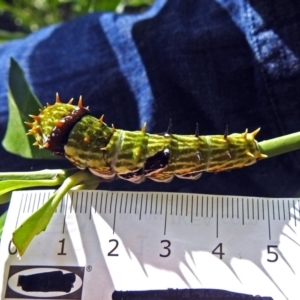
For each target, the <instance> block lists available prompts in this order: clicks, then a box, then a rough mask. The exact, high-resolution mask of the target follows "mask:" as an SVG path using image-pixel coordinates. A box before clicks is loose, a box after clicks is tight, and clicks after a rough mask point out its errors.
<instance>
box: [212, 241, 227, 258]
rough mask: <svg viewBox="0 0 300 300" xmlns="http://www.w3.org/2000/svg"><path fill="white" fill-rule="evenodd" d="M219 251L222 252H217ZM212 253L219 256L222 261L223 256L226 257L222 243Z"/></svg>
mask: <svg viewBox="0 0 300 300" xmlns="http://www.w3.org/2000/svg"><path fill="white" fill-rule="evenodd" d="M218 249H220V250H219V251H217V250H218ZM211 253H212V254H216V255H219V257H220V259H222V257H223V255H225V253H224V252H223V245H222V243H220V244H219V245H218V246H217V247H216V248H215V249H214V250H213V251H212V252H211Z"/></svg>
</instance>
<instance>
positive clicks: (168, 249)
mask: <svg viewBox="0 0 300 300" xmlns="http://www.w3.org/2000/svg"><path fill="white" fill-rule="evenodd" d="M160 242H161V243H167V246H165V247H164V249H166V250H167V253H166V254H159V256H160V257H168V256H169V255H170V254H171V249H170V246H171V242H170V241H169V240H161V241H160Z"/></svg>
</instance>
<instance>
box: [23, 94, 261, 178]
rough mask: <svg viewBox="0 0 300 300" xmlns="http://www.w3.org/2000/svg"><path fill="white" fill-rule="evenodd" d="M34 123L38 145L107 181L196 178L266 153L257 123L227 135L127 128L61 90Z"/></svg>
mask: <svg viewBox="0 0 300 300" xmlns="http://www.w3.org/2000/svg"><path fill="white" fill-rule="evenodd" d="M30 117H31V118H33V119H34V122H33V123H29V122H26V124H27V125H29V126H30V127H31V129H30V130H29V132H28V135H33V136H34V137H35V139H36V142H35V143H34V145H37V146H39V147H40V148H46V149H48V150H50V151H52V152H53V153H54V154H56V155H60V156H65V157H66V158H67V159H68V160H69V161H71V162H72V163H73V164H74V165H75V166H77V167H78V168H79V169H86V168H88V169H89V170H90V171H91V172H92V173H93V174H95V175H97V176H99V177H101V178H102V179H103V180H105V181H111V180H113V179H115V178H116V177H119V178H121V179H124V180H128V181H131V182H134V183H140V182H142V181H143V180H145V178H150V179H152V180H155V181H159V182H170V181H171V180H172V179H173V178H174V176H176V177H179V178H183V179H198V178H199V177H200V176H201V174H202V172H203V171H206V172H220V171H223V170H230V169H234V168H241V167H243V166H248V165H251V164H253V163H255V162H256V160H257V159H260V158H264V157H266V155H264V154H262V153H261V152H260V151H259V149H258V147H257V142H256V141H255V139H254V138H255V136H256V135H257V133H258V132H259V130H260V129H259V128H258V129H257V130H255V131H253V132H252V133H248V130H247V129H246V131H245V132H244V133H241V134H238V133H234V134H230V135H228V134H227V132H225V134H224V135H210V136H201V135H199V131H198V127H197V129H196V133H195V135H176V134H172V133H171V132H169V130H168V131H167V132H165V133H163V134H149V133H146V124H145V125H144V126H143V127H142V129H141V130H140V131H125V130H122V129H116V128H115V127H114V126H113V125H112V127H109V126H107V125H106V124H105V123H104V122H103V116H102V117H101V118H100V119H97V118H95V117H93V116H91V114H90V111H89V108H88V107H84V106H83V104H82V98H81V97H80V98H79V102H78V105H77V106H75V105H72V100H70V101H69V102H68V103H62V102H61V101H60V99H59V96H58V94H57V96H56V102H55V104H53V105H49V104H47V106H46V107H44V109H42V110H40V114H39V115H38V116H34V115H30Z"/></svg>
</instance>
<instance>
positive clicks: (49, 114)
mask: <svg viewBox="0 0 300 300" xmlns="http://www.w3.org/2000/svg"><path fill="white" fill-rule="evenodd" d="M72 101H73V99H71V100H70V101H69V102H68V103H61V101H60V99H59V95H58V94H56V101H55V103H54V104H53V105H49V104H47V106H46V107H44V109H41V110H40V113H39V115H38V116H35V115H30V117H31V118H32V119H33V120H34V121H33V122H32V123H30V122H25V123H26V124H27V125H28V126H29V127H31V129H30V130H29V131H28V133H27V135H33V136H34V138H35V140H36V141H35V143H34V145H36V146H39V147H40V148H47V149H49V150H50V151H52V152H53V153H54V154H56V155H64V150H63V148H64V145H65V144H66V142H67V139H68V136H69V133H70V131H71V130H72V128H73V126H74V125H75V124H76V122H77V121H78V120H79V119H81V118H82V117H83V116H84V115H87V114H89V110H88V108H85V107H83V104H82V97H80V98H79V101H78V105H77V106H75V105H72Z"/></svg>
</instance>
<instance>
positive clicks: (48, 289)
mask: <svg viewBox="0 0 300 300" xmlns="http://www.w3.org/2000/svg"><path fill="white" fill-rule="evenodd" d="M84 269H85V268H84V267H69V266H10V268H9V274H8V281H7V287H6V293H5V298H7V299H9V298H14V299H45V298H47V299H73V300H77V299H81V295H82V287H83V277H84Z"/></svg>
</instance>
